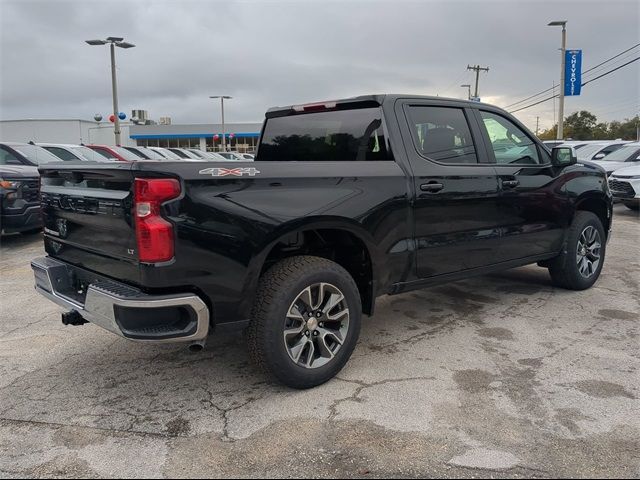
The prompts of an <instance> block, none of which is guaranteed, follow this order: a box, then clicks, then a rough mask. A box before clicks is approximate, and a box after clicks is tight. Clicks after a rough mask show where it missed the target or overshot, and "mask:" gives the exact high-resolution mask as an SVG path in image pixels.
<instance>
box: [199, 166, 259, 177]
mask: <svg viewBox="0 0 640 480" xmlns="http://www.w3.org/2000/svg"><path fill="white" fill-rule="evenodd" d="M199 173H200V175H211V176H212V177H226V176H228V175H231V176H233V177H242V176H243V175H249V176H250V177H255V176H256V175H257V174H258V173H260V170H258V169H256V168H254V167H249V168H220V167H213V168H205V169H204V170H200V172H199Z"/></svg>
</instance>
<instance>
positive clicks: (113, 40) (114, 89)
mask: <svg viewBox="0 0 640 480" xmlns="http://www.w3.org/2000/svg"><path fill="white" fill-rule="evenodd" d="M85 41H86V42H87V43H88V44H89V45H106V44H107V43H108V44H109V48H110V50H111V95H112V97H113V117H114V119H113V133H114V135H115V137H116V145H120V118H119V117H118V115H119V113H120V112H119V111H118V82H117V81H116V52H115V50H116V49H115V47H120V48H133V47H135V45H134V44H133V43H128V42H125V41H124V38H122V37H108V38H107V39H106V40H85Z"/></svg>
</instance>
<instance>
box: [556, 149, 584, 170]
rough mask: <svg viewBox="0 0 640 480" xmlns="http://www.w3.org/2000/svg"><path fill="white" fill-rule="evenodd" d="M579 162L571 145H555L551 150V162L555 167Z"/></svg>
mask: <svg viewBox="0 0 640 480" xmlns="http://www.w3.org/2000/svg"><path fill="white" fill-rule="evenodd" d="M577 162H578V158H577V157H576V154H575V152H574V151H573V148H571V147H554V148H553V150H551V164H552V165H553V166H554V167H566V166H568V165H574V164H575V163H577Z"/></svg>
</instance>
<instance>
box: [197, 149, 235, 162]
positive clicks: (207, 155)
mask: <svg viewBox="0 0 640 480" xmlns="http://www.w3.org/2000/svg"><path fill="white" fill-rule="evenodd" d="M189 151H190V152H192V153H193V154H194V155H197V156H199V157H200V158H202V159H203V160H207V161H213V162H225V161H226V159H225V158H224V157H222V156H220V155H219V154H217V153H215V152H205V151H203V150H198V149H197V148H190V149H189Z"/></svg>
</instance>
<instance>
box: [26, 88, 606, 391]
mask: <svg viewBox="0 0 640 480" xmlns="http://www.w3.org/2000/svg"><path fill="white" fill-rule="evenodd" d="M40 172H41V178H42V212H43V218H44V224H45V234H44V242H45V247H46V252H47V254H48V256H46V257H43V258H37V259H35V260H33V262H32V267H33V270H34V272H35V279H36V289H37V290H38V291H39V292H40V293H42V294H43V295H45V296H46V297H48V298H50V299H51V300H53V301H54V302H56V303H58V304H60V305H62V306H63V307H65V308H66V309H67V310H70V311H69V312H67V313H65V314H63V322H65V323H68V324H69V323H70V324H82V323H85V322H86V321H89V322H92V323H95V324H97V325H100V326H102V327H104V328H106V329H108V330H110V331H112V332H113V333H116V334H118V335H121V336H123V337H125V338H128V339H131V340H137V341H146V342H176V341H184V342H190V344H191V345H192V346H193V347H194V348H198V347H201V346H202V345H203V343H204V341H205V339H206V338H207V336H208V335H210V334H215V332H221V331H225V330H233V329H243V330H246V332H247V340H248V344H249V351H250V355H251V357H252V359H253V360H254V361H255V362H256V363H257V364H258V365H259V366H262V367H263V368H265V369H266V370H267V371H268V372H269V373H271V374H272V375H273V376H275V377H276V378H277V379H278V380H279V381H281V382H283V383H285V384H287V385H289V386H292V387H295V388H308V387H312V386H315V385H319V384H321V383H323V382H326V381H327V380H329V379H330V378H332V377H333V376H334V375H335V374H336V373H337V372H338V371H339V370H340V369H341V368H342V367H343V366H344V364H345V363H346V362H347V360H348V359H349V357H350V355H351V353H352V352H353V349H354V347H355V345H356V342H357V339H358V335H359V331H360V324H361V316H362V313H364V314H367V315H373V313H374V306H375V300H376V298H377V297H379V296H381V295H387V294H390V295H391V294H397V293H401V292H406V291H408V290H411V289H416V288H422V287H425V286H429V285H433V284H441V283H443V282H448V281H452V280H457V279H462V278H467V277H470V276H472V275H481V274H486V273H489V272H494V271H497V270H503V269H508V268H512V267H517V266H521V265H526V264H530V263H537V264H538V265H540V266H541V267H545V268H548V269H549V272H550V274H551V279H552V281H553V283H554V284H555V285H557V286H560V287H564V288H568V289H574V290H580V289H586V288H589V287H590V286H591V285H593V284H594V282H595V281H596V280H597V278H598V276H599V274H600V271H601V269H602V266H603V262H604V256H605V246H606V242H607V240H608V238H609V234H610V228H611V214H612V198H611V194H610V192H609V190H608V186H607V181H606V178H605V175H604V173H603V172H602V170H600V169H598V168H596V167H590V166H586V165H580V164H578V163H576V158H575V155H573V152H572V150H571V149H568V148H555V149H554V150H553V151H552V152H549V150H547V148H546V147H545V146H544V145H543V144H542V143H541V142H540V141H539V140H538V139H537V138H536V137H535V136H534V135H532V134H531V133H530V132H529V131H528V130H527V129H526V128H525V127H524V126H523V125H522V124H520V123H519V122H518V121H517V120H516V119H515V118H513V117H512V116H510V115H509V114H507V113H505V112H504V111H503V110H501V109H499V108H495V107H492V106H489V105H485V104H479V103H472V102H466V101H460V100H447V99H442V98H430V97H416V96H403V95H373V96H363V97H357V98H350V99H345V100H338V101H331V102H323V103H315V104H307V105H295V106H288V107H281V108H273V109H270V110H269V111H268V112H267V114H266V119H265V122H264V125H263V129H262V134H261V139H260V143H259V147H258V151H257V157H256V161H254V162H209V163H195V162H194V163H187V162H157V163H156V162H139V163H124V162H119V163H112V164H97V163H96V164H90V163H87V162H84V163H83V164H81V165H80V164H76V165H71V164H70V163H69V162H65V163H64V164H57V165H44V166H41V167H40Z"/></svg>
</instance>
